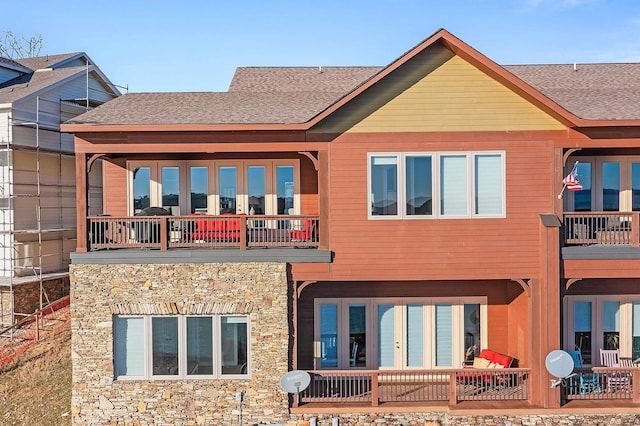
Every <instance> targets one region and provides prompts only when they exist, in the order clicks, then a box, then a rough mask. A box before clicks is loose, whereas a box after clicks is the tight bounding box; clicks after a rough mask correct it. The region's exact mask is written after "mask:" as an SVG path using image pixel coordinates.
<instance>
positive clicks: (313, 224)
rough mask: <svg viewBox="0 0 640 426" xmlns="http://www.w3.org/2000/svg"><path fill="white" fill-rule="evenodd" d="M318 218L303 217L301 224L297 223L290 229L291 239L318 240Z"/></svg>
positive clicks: (302, 240)
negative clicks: (297, 224)
mask: <svg viewBox="0 0 640 426" xmlns="http://www.w3.org/2000/svg"><path fill="white" fill-rule="evenodd" d="M317 225H318V219H315V218H314V219H302V220H301V224H300V225H299V226H298V227H296V226H295V225H294V226H292V227H291V229H290V230H289V239H290V240H291V241H301V242H306V241H314V242H315V241H318V235H319V233H318V226H317Z"/></svg>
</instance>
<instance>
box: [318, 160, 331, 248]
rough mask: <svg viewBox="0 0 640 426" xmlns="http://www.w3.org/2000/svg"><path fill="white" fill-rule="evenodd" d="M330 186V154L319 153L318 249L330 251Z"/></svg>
mask: <svg viewBox="0 0 640 426" xmlns="http://www.w3.org/2000/svg"><path fill="white" fill-rule="evenodd" d="M330 195H331V194H330V184H329V153H328V152H327V151H318V204H319V206H318V209H319V212H318V213H319V214H320V218H319V219H318V221H319V223H318V226H319V228H318V230H319V231H320V232H319V233H320V235H319V240H320V241H319V244H318V249H320V250H328V249H329V228H330V224H329V221H330V219H329V211H330V207H331V206H330V200H331V197H330Z"/></svg>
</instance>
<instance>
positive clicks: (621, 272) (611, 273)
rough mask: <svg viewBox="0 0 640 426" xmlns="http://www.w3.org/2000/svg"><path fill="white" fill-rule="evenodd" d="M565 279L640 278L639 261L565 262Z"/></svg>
mask: <svg viewBox="0 0 640 426" xmlns="http://www.w3.org/2000/svg"><path fill="white" fill-rule="evenodd" d="M563 265H564V267H563V275H564V277H565V278H640V260H639V259H615V260H599V259H588V260H565V261H564V263H563Z"/></svg>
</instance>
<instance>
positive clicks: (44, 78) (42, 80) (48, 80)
mask: <svg viewBox="0 0 640 426" xmlns="http://www.w3.org/2000/svg"><path fill="white" fill-rule="evenodd" d="M83 72H86V68H85V67H70V68H58V69H55V70H47V71H37V72H33V73H30V74H24V75H22V76H20V77H17V78H14V79H12V80H9V81H7V82H5V83H2V84H0V103H9V102H15V101H17V100H18V99H22V98H24V97H26V96H29V95H31V94H33V93H37V92H39V91H40V90H43V89H45V88H47V87H50V86H52V85H54V84H56V83H59V82H61V81H63V80H66V79H67V78H69V77H71V76H73V75H76V74H79V73H83Z"/></svg>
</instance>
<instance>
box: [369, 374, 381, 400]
mask: <svg viewBox="0 0 640 426" xmlns="http://www.w3.org/2000/svg"><path fill="white" fill-rule="evenodd" d="M378 390H379V389H378V372H377V371H373V372H372V373H371V405H373V406H374V407H377V406H378V404H379V399H380V397H379V396H378Z"/></svg>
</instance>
